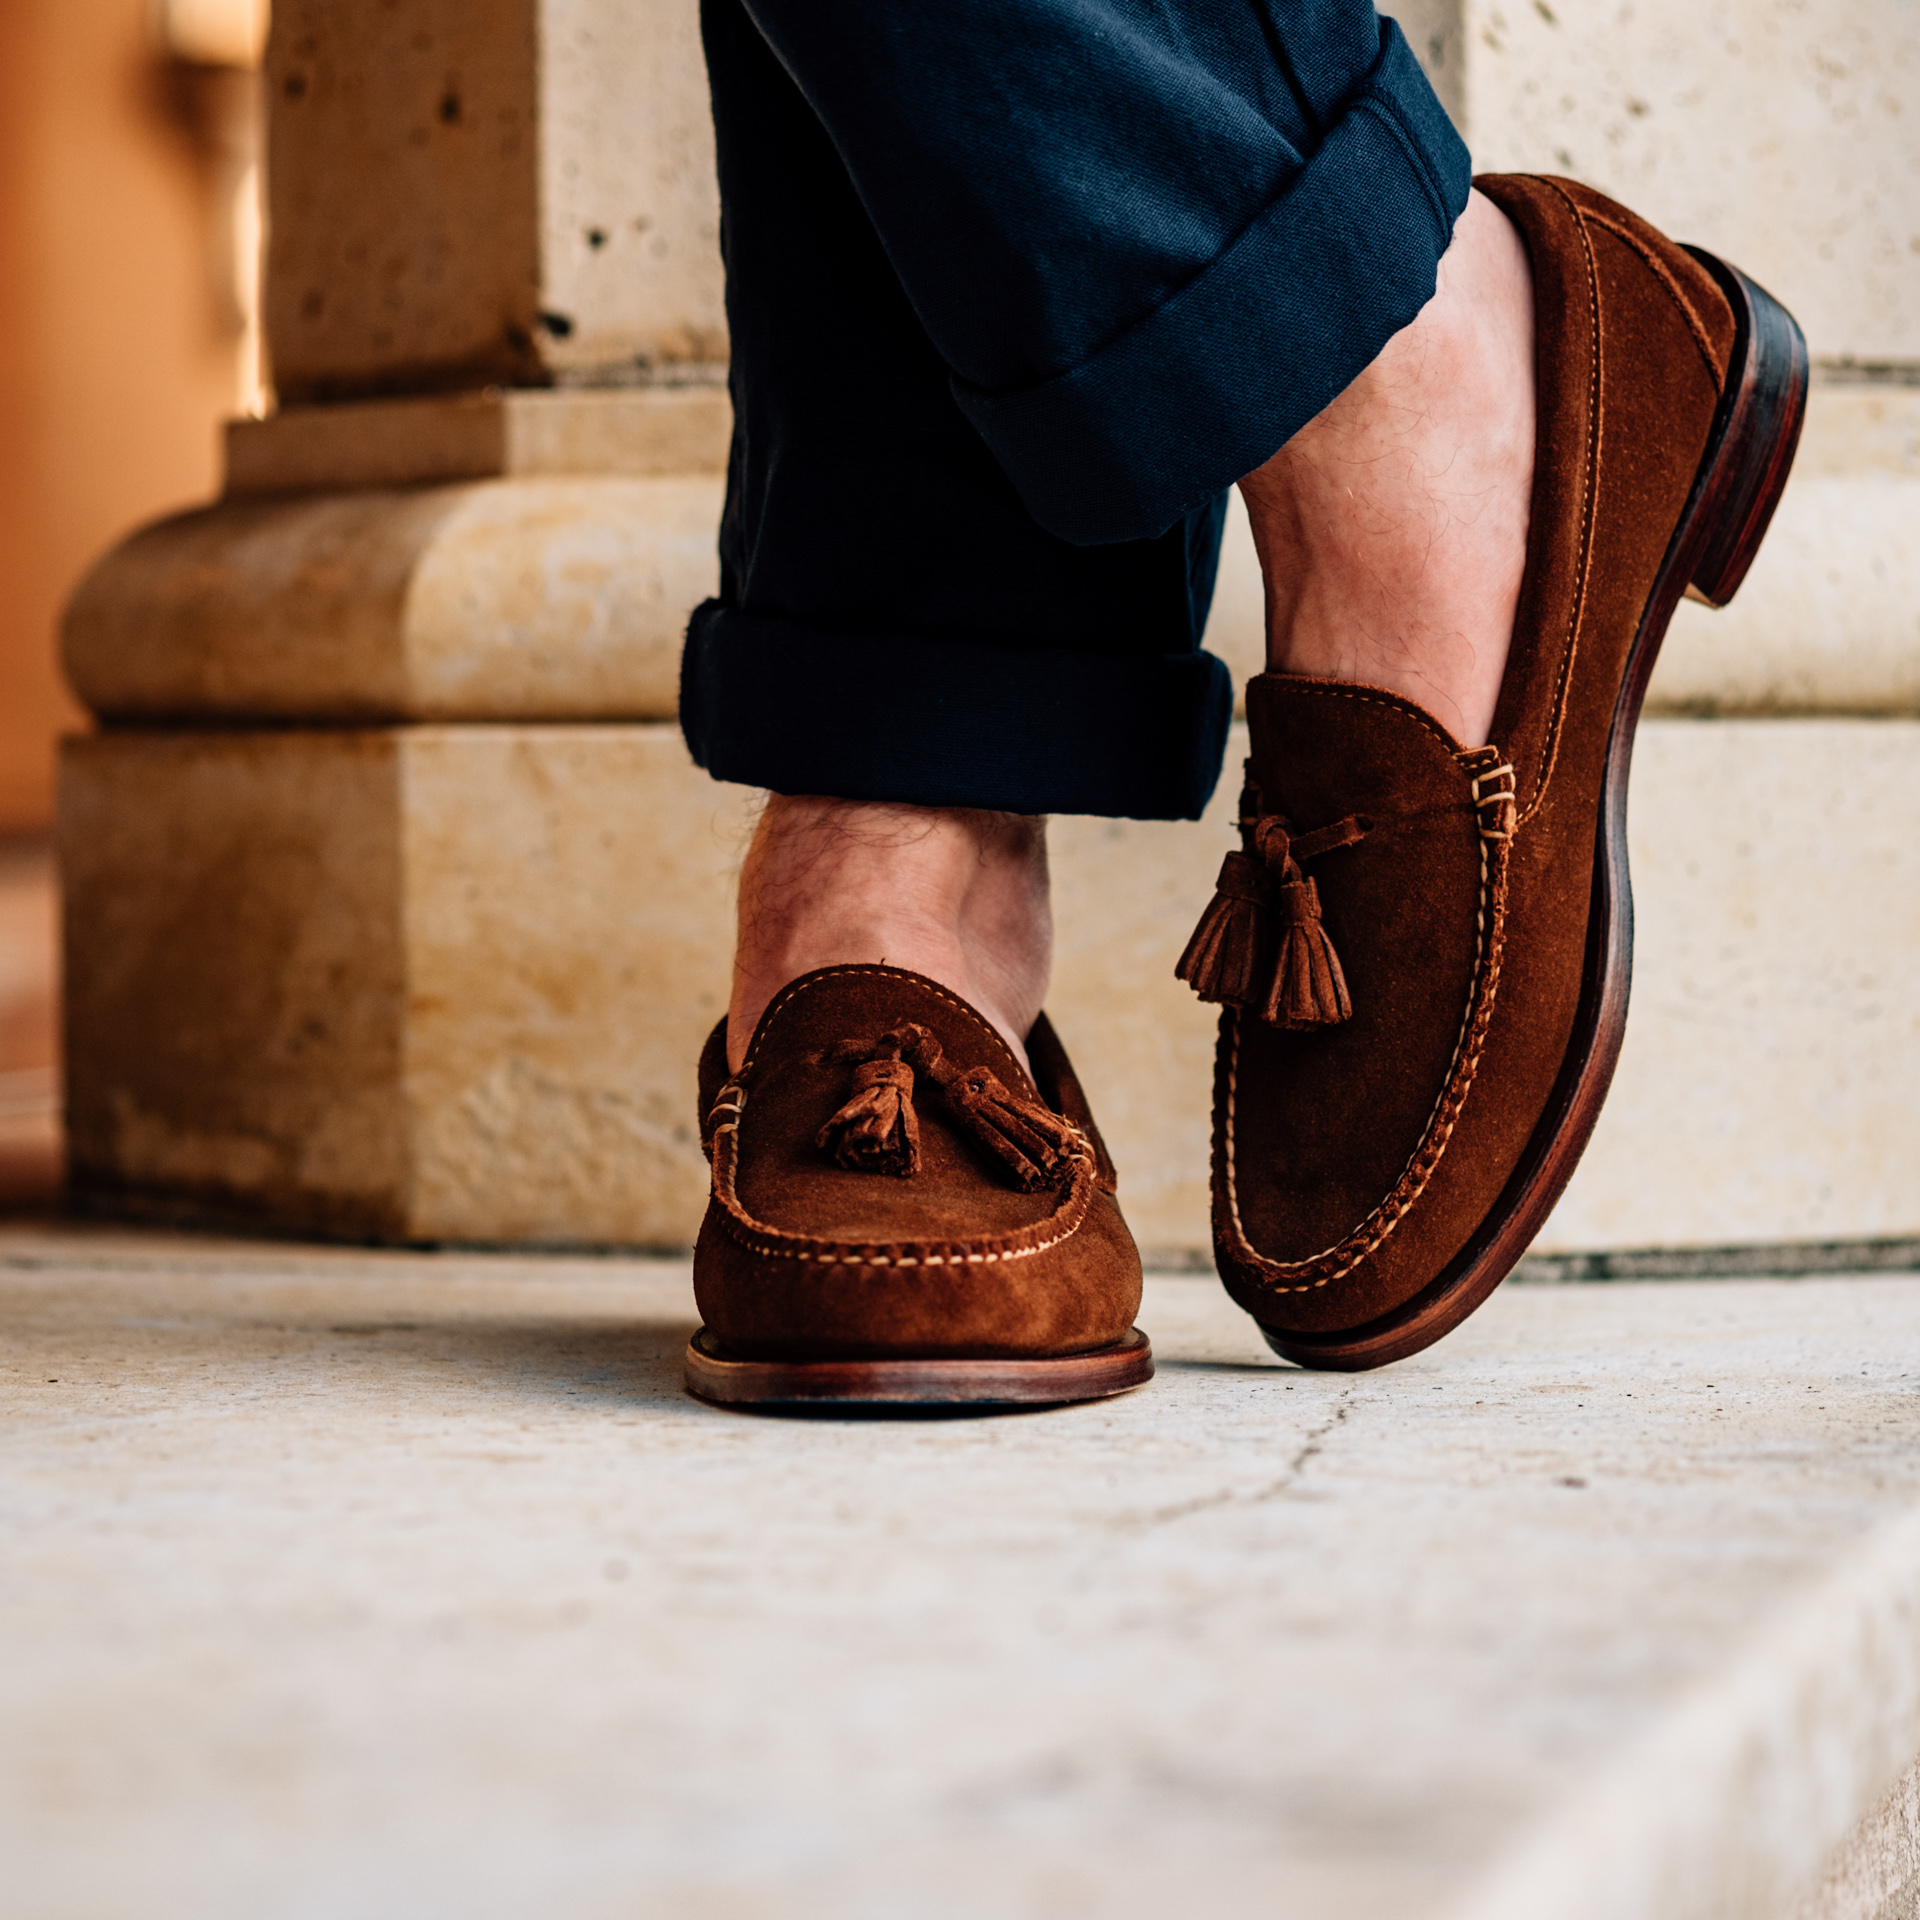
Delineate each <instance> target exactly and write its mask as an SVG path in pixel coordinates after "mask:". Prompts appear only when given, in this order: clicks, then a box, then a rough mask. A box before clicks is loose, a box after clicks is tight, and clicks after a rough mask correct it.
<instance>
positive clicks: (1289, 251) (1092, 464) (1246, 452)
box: [953, 20, 1472, 545]
mask: <svg viewBox="0 0 1920 1920" xmlns="http://www.w3.org/2000/svg"><path fill="white" fill-rule="evenodd" d="M1471 185H1472V173H1471V166H1470V163H1469V160H1468V156H1467V149H1466V147H1465V145H1464V144H1463V142H1462V141H1461V139H1460V136H1459V134H1458V133H1456V132H1455V131H1454V127H1453V123H1452V122H1451V121H1450V120H1449V119H1448V118H1447V115H1446V111H1445V109H1444V108H1443V107H1442V106H1441V105H1440V103H1439V101H1438V100H1437V99H1436V98H1435V96H1434V92H1433V89H1432V87H1431V86H1430V85H1429V84H1428V82H1427V78H1426V76H1425V75H1424V74H1423V73H1422V72H1421V71H1420V68H1419V65H1418V63H1417V62H1416V61H1415V59H1414V57H1413V54H1412V51H1411V50H1410V49H1409V48H1408V46H1407V43H1406V39H1405V37H1404V36H1403V35H1402V34H1401V32H1400V29H1399V28H1398V27H1397V26H1396V25H1395V24H1394V23H1393V22H1392V21H1391V20H1382V22H1381V53H1380V59H1379V62H1378V64H1377V65H1376V66H1375V68H1374V70H1373V72H1372V73H1371V74H1369V75H1368V77H1367V81H1366V84H1365V86H1364V87H1363V88H1362V89H1361V90H1360V92H1359V93H1358V94H1357V95H1356V96H1355V97H1354V99H1353V100H1352V101H1351V102H1350V103H1349V105H1348V107H1347V109H1346V111H1345V113H1344V114H1343V115H1342V116H1341V118H1340V119H1339V120H1338V121H1337V122H1335V124H1334V125H1333V127H1332V128H1331V130H1330V131H1329V132H1328V134H1327V136H1326V138H1325V140H1324V141H1323V142H1322V143H1321V145H1320V146H1319V147H1318V148H1317V149H1316V150H1315V151H1314V154H1313V156H1312V158H1311V159H1310V160H1309V161H1308V162H1307V164H1306V166H1305V168H1304V170H1303V171H1302V172H1301V173H1300V174H1298V175H1297V176H1295V178H1294V180H1293V182H1292V184H1291V185H1290V186H1289V187H1288V189H1287V191H1286V192H1285V193H1283V194H1282V195H1281V196H1280V197H1279V198H1278V199H1276V200H1273V201H1271V202H1270V203H1269V204H1268V205H1267V206H1266V207H1265V208H1264V209H1262V211H1261V212H1260V213H1259V214H1258V215H1257V216H1256V217H1255V218H1254V220H1253V221H1252V222H1251V223H1250V224H1249V225H1248V226H1247V227H1246V228H1245V229H1244V230H1243V231H1242V232H1241V234H1240V236H1239V237H1238V238H1237V239H1236V240H1235V241H1234V242H1233V244H1232V245H1231V246H1229V247H1228V248H1227V249H1226V250H1225V252H1223V253H1222V254H1221V255H1220V256H1219V257H1218V258H1217V259H1216V260H1214V261H1213V263H1212V264H1211V265H1210V266H1208V267H1207V268H1206V270H1205V271H1204V272H1202V273H1200V274H1199V275H1197V276H1196V277H1195V278H1194V279H1192V280H1190V281H1189V282H1188V283H1187V284H1186V285H1185V286H1184V287H1182V288H1181V289H1180V291H1179V292H1178V293H1176V294H1174V295H1173V296H1172V297H1171V298H1170V299H1168V300H1165V301H1163V302H1162V303H1161V304H1160V305H1159V306H1158V307H1156V308H1155V309H1154V310H1153V312H1152V313H1150V314H1149V315H1148V316H1147V317H1146V318H1145V319H1144V320H1141V321H1139V322H1138V323H1136V324H1135V325H1134V326H1132V327H1129V328H1128V329H1127V331H1126V332H1125V333H1123V334H1121V335H1120V336H1119V337H1118V338H1117V339H1115V340H1114V341H1112V342H1111V343H1110V344H1109V345H1107V346H1106V347H1104V348H1102V349H1101V350H1100V351H1099V352H1098V353H1096V354H1095V355H1094V356H1093V357H1092V358H1091V359H1089V360H1085V361H1082V362H1081V363H1080V364H1079V365H1078V366H1075V367H1073V368H1070V369H1069V370H1068V371H1067V372H1065V373H1062V374H1059V375H1057V376H1055V377H1054V378H1053V379H1051V380H1046V381H1042V382H1040V383H1039V384H1037V385H1035V386H1030V387H1023V388H1020V389H1017V390H1015V391H1012V392H1006V393H988V392H984V391H982V390H981V389H979V388H976V387H969V386H968V385H966V384H965V383H964V382H962V381H959V380H955V381H954V383H953V393H954V397H955V399H956V400H957V401H958V403H959V405H960V407H961V408H962V410H963V411H964V412H965V413H966V415H967V417H968V418H969V419H970V420H971V421H972V422H973V424H974V426H975V427H976V428H977V429H978V430H979V432H980V434H981V437H982V438H983V439H984V440H985V441H986V443H987V444H988V446H990V447H991V448H992V449H993V451H994V454H995V455H996V457H997V458H998V459H999V461H1000V464H1001V466H1002V467H1003V468H1004V469H1005V470H1006V472H1007V474H1008V476H1009V477H1010V478H1011V479H1012V481H1013V484H1014V486H1015V488H1016V489H1017V490H1018V491H1019V494H1020V498H1021V500H1022V501H1023V502H1024V503H1025V505H1026V507H1027V510H1028V512H1030V513H1031V514H1032V515H1033V517H1034V518H1035V519H1036V520H1037V521H1039V523H1040V524H1041V525H1042V526H1043V527H1045V528H1046V529H1047V530H1048V531H1049V532H1050V533H1054V534H1058V535H1059V536H1060V537H1061V538H1062V539H1066V540H1071V541H1074V542H1076V543H1077V544H1080V545H1092V544H1097V543H1104V542H1108V541H1115V540H1138V539H1148V538H1151V537H1152V536H1154V535H1155V534H1158V533H1161V532H1163V531H1164V530H1165V529H1166V528H1168V527H1169V526H1171V525H1172V524H1173V523H1174V521H1176V520H1178V519H1179V518H1180V516H1181V515H1182V514H1184V513H1187V512H1190V511H1191V510H1192V509H1193V508H1194V507H1196V506H1198V505H1199V504H1200V503H1201V502H1202V501H1204V500H1206V499H1208V498H1209V497H1210V496H1212V495H1214V494H1217V493H1219V492H1220V491H1221V490H1222V489H1223V488H1225V487H1228V486H1231V485H1232V484H1233V482H1234V481H1236V480H1238V479H1240V478H1241V477H1242V476H1243V475H1245V474H1248V473H1251V472H1252V471H1253V470H1254V468H1256V467H1258V466H1261V465H1263V464H1264V463H1265V462H1266V461H1267V460H1268V459H1270V458H1271V457H1272V456H1273V455H1274V454H1275V453H1276V452H1278V451H1279V449H1280V448H1281V447H1282V446H1284V445H1285V444H1286V443H1287V441H1289V440H1290V439H1292V438H1293V436H1294V435H1295V434H1296V433H1297V432H1299V430H1300V429H1301V428H1302V427H1304V426H1305V425H1306V424H1307V422H1308V421H1309V420H1311V419H1312V418H1313V417H1314V415H1315V414H1317V413H1319V412H1320V411H1321V409H1322V408H1323V407H1325V406H1327V405H1328V403H1329V402H1331V401H1332V400H1334V399H1335V398H1337V397H1338V395H1339V394H1341V393H1342V392H1344V391H1345V390H1346V388H1347V387H1348V386H1349V385H1351V384H1352V382H1353V381H1354V379H1356V378H1357V377H1358V375H1359V374H1360V373H1361V372H1362V371H1364V369H1365V368H1366V367H1367V366H1368V365H1369V364H1370V363H1371V362H1372V361H1373V359H1374V358H1375V356H1376V355H1377V354H1378V353H1379V352H1380V349H1381V348H1382V347H1384V346H1385V345H1386V343H1387V342H1388V341H1389V340H1390V339H1391V338H1392V337H1393V336H1394V335H1395V334H1396V333H1398V332H1399V331H1400V329H1401V328H1402V327H1404V326H1406V325H1407V324H1408V322H1409V321H1411V320H1412V319H1413V318H1414V316H1415V315H1416V314H1417V313H1418V312H1419V311H1420V309H1421V308H1422V307H1423V306H1425V305H1426V303H1427V302H1428V300H1430V299H1431V298H1432V297H1433V290H1434V286H1435V283H1436V276H1437V272H1438V268H1439V262H1440V256H1441V255H1442V254H1443V253H1444V252H1445V251H1446V249H1447V245H1448V242H1449V241H1450V240H1451V238H1452V234H1453V223H1454V221H1455V220H1456V219H1457V218H1458V217H1459V215H1460V213H1461V212H1462V210H1463V209H1464V208H1465V206H1466V204H1467V193H1468V191H1469V188H1470V187H1471Z"/></svg>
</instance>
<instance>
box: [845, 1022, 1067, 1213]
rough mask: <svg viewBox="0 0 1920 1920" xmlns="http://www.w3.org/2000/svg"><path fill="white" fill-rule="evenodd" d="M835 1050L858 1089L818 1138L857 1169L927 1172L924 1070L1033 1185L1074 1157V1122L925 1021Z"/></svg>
mask: <svg viewBox="0 0 1920 1920" xmlns="http://www.w3.org/2000/svg"><path fill="white" fill-rule="evenodd" d="M829 1057H837V1058H842V1059H845V1058H853V1059H854V1060H855V1062H856V1064H855V1066H854V1069H853V1093H852V1095H851V1097H850V1098H849V1099H848V1101H847V1103H846V1104H845V1105H844V1106H843V1107H842V1108H841V1109H840V1110H839V1112H838V1113H836V1114H835V1115H834V1116H833V1118H832V1119H831V1120H829V1121H828V1122H827V1124H826V1125H825V1126H824V1127H822V1128H821V1129H820V1132H819V1134H818V1136H817V1137H816V1139H815V1145H817V1146H820V1147H830V1148H831V1149H832V1151H833V1156H834V1158H835V1160H836V1161H838V1163H839V1164H840V1165H841V1166H843V1167H845V1168H847V1169H848V1170H849V1171H850V1172H855V1173H891V1174H897V1175H898V1176H899V1177H900V1178H901V1179H906V1178H908V1177H909V1176H910V1175H912V1174H915V1173H918V1172H919V1170H920V1123H919V1120H918V1118H917V1116H916V1115H915V1113H914V1106H913V1096H914V1089H915V1077H916V1075H918V1076H920V1077H922V1078H924V1079H926V1080H929V1081H931V1082H932V1083H933V1085H934V1086H935V1087H937V1088H938V1089H939V1091H940V1094H941V1097H942V1099H943V1100H944V1101H945V1102H946V1106H947V1111H948V1112H949V1114H950V1115H951V1116H952V1117H953V1119H954V1120H956V1121H957V1122H958V1123H959V1124H960V1126H961V1128H962V1129H963V1130H964V1131H965V1132H967V1133H968V1134H970V1135H971V1136H972V1138H973V1139H974V1140H975V1141H976V1142H977V1143H978V1144H979V1145H980V1146H981V1147H983V1148H985V1149H986V1151H987V1152H988V1153H990V1154H992V1155H993V1157H994V1158H995V1159H996V1160H997V1161H999V1163H1000V1164H1001V1166H1002V1167H1004V1168H1005V1169H1006V1171H1007V1172H1008V1174H1010V1175H1011V1176H1012V1178H1013V1179H1014V1181H1015V1182H1016V1183H1017V1184H1018V1185H1020V1186H1022V1187H1024V1188H1025V1189H1026V1190H1027V1191H1028V1192H1029V1193H1031V1192H1034V1191H1035V1190H1037V1189H1038V1188H1040V1187H1044V1186H1049V1185H1052V1184H1053V1183H1054V1182H1055V1181H1056V1180H1058V1179H1059V1178H1060V1177H1061V1176H1062V1175H1063V1174H1064V1173H1065V1172H1066V1171H1067V1168H1068V1166H1069V1164H1070V1162H1071V1160H1072V1158H1073V1154H1072V1149H1073V1147H1074V1145H1075V1143H1076V1141H1077V1139H1078V1137H1079V1136H1078V1135H1077V1133H1076V1132H1075V1130H1074V1128H1073V1127H1072V1125H1071V1124H1070V1123H1069V1122H1067V1121H1065V1120H1062V1119H1061V1118H1060V1116H1059V1115H1058V1114H1056V1113H1053V1112H1050V1111H1049V1110H1048V1109H1047V1108H1046V1107H1044V1106H1042V1105H1040V1104H1039V1103H1038V1102H1037V1101H1033V1100H1023V1099H1022V1098H1021V1097H1020V1096H1019V1095H1018V1094H1016V1093H1014V1092H1013V1091H1012V1090H1011V1089H1010V1088H1009V1087H1007V1086H1006V1084H1005V1083H1004V1082H1003V1081H1001V1080H1000V1078H999V1077H998V1076H997V1075H995V1074H993V1073H991V1072H990V1071H989V1070H988V1069H987V1068H985V1067H973V1068H970V1069H968V1070H967V1071H965V1072H962V1071H960V1070H959V1069H957V1068H955V1067H954V1066H952V1065H951V1064H950V1063H949V1062H948V1060H947V1058H946V1055H945V1051H944V1050H943V1048H942V1047H941V1045H940V1042H939V1041H938V1040H936V1039H935V1038H934V1037H933V1035H932V1034H931V1033H929V1032H928V1031H927V1029H926V1028H925V1027H921V1026H914V1025H904V1026H900V1027H897V1028H895V1029H894V1031H893V1032H891V1033H883V1034H882V1035H881V1036H880V1038H879V1040H878V1041H877V1042H875V1043H874V1044H873V1045H872V1046H871V1047H868V1046H866V1045H864V1044H862V1043H857V1042H856V1043H849V1044H845V1045H842V1046H839V1047H836V1048H834V1049H833V1053H832V1055H830V1056H829Z"/></svg>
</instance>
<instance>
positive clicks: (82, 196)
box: [0, 0, 266, 1201]
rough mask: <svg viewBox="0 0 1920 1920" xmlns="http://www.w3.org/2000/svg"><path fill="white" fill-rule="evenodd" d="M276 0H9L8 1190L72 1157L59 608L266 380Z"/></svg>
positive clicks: (2, 753) (194, 465)
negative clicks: (261, 290)
mask: <svg viewBox="0 0 1920 1920" xmlns="http://www.w3.org/2000/svg"><path fill="white" fill-rule="evenodd" d="M265 31H266V0H0V1201H8V1200H18V1199H28V1200H31V1199H34V1198H37V1197H41V1196H44V1195H46V1194H47V1193H49V1192H50V1191H52V1190H53V1189H54V1187H55V1186H56V1185H57V1183H58V1181H59V1178H60V1160H61V1147H60V1135H59V1120H58V1106H59V1097H58V1087H57V1062H58V1051H59V982H58V968H57V948H58V904H57V897H56V890H55V883H54V873H53V855H52V849H51V843H50V841H49V839H48V837H47V835H48V829H49V828H50V826H51V824H52V818H53V769H54V747H55V742H56V740H57V738H58V737H59V735H60V734H61V733H63V732H67V731H70V730H72V729H74V728H76V727H80V726H84V725H86V724H87V722H86V717H85V715H83V714H82V712H81V711H80V708H79V707H78V706H77V705H76V704H75V702H74V701H73V699H72V697H71V695H70V694H69V693H68V692H67V690H66V687H65V685H64V684H63V682H62V679H61V676H60V671H59V668H58V666H57V664H56V661H55V629H56V625H57V623H58V620H59V615H60V609H61V606H62V604H63V602H64V601H65V600H66V597H67V594H68V593H69V591H70V590H71V589H72V587H73V585H74V582H75V581H76V580H77V579H78V578H79V577H80V575H81V573H82V572H83V571H84V570H85V568H86V567H87V565H88V564H89V563H90V562H91V561H92V560H94V559H95V558H96V557H97V556H98V555H99V554H100V553H102V552H103V551H104V550H106V549H107V548H109V547H111V546H112V545H113V544H114V543H115V541H117V540H118V539H119V538H120V537H121V536H122V535H123V534H124V533H126V532H127V530H128V529H129V528H131V527H133V526H135V525H137V524H138V523H140V522H141V521H144V520H150V519H153V518H155V517H156V516H158V515H160V514H164V513H167V512H170V511H173V510H174V509H177V508H179V507H182V506H185V505H188V504H190V503H192V502H195V501H199V500H204V499H207V498H209V497H210V496H211V495H212V494H214V493H215V492H216V491H217V490H218V483H219V458H218V436H219V430H220V423H221V422H222V421H223V420H225V419H226V418H227V417H228V416H229V415H231V414H233V413H235V412H242V413H244V412H252V411H258V410H259V409H260V408H261V407H262V405H263V404H264V400H265V395H264V393H263V391H262V387H261V352H260V340H259V325H258V309H259V298H258V286H257V282H258V254H259V246H258V238H259V206H260V193H259V165H258V161H259V150H260V144H261V143H260V132H259V123H260V114H259V104H258V70H259V64H260V53H261V47H262V42H263V41H264V38H265Z"/></svg>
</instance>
